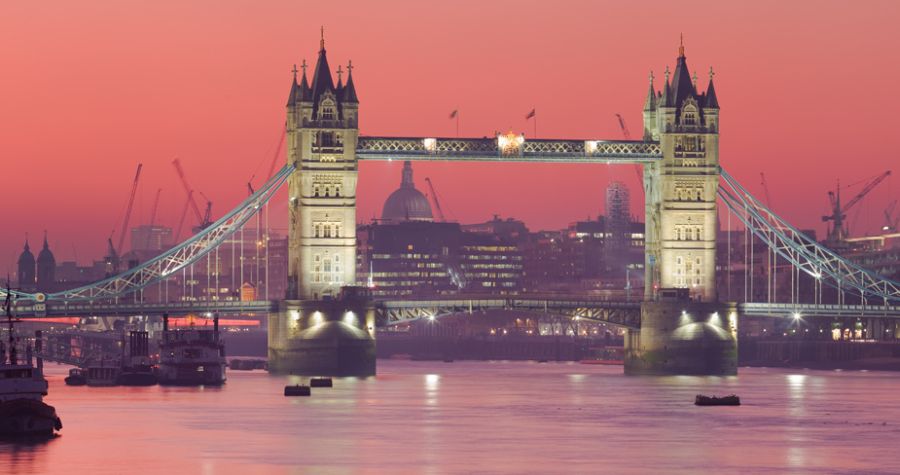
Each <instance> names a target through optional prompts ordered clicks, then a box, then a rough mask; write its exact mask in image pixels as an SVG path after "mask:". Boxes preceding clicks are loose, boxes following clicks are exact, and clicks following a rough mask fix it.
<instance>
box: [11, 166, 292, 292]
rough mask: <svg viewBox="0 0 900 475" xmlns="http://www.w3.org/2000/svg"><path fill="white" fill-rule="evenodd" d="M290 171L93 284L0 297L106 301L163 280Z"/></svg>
mask: <svg viewBox="0 0 900 475" xmlns="http://www.w3.org/2000/svg"><path fill="white" fill-rule="evenodd" d="M293 170H294V166H293V165H285V166H284V168H282V169H281V170H280V171H279V172H278V173H276V174H275V175H273V176H272V178H271V179H269V181H267V182H266V183H265V184H264V185H263V186H261V187H260V188H259V190H257V191H256V192H255V193H253V194H252V195H250V196H249V197H248V198H246V199H245V200H244V201H242V202H241V203H240V204H239V205H238V206H237V207H235V208H234V209H233V210H231V211H230V212H229V213H227V214H226V215H225V216H222V218H220V219H219V220H217V221H216V222H214V223H212V224H211V225H210V226H209V227H207V228H205V229H203V230H201V231H200V232H198V233H197V234H196V235H194V236H192V237H191V238H189V239H187V240H186V241H184V242H182V243H181V244H179V245H178V246H175V247H173V248H172V249H169V250H168V251H166V252H165V253H163V254H160V255H159V256H157V257H155V258H153V259H151V260H149V261H147V262H145V263H143V264H141V265H139V266H137V267H134V268H132V269H129V270H127V271H125V272H122V273H120V274H118V275H115V276H112V277H109V278H107V279H104V280H102V281H99V282H96V283H93V284H89V285H85V286H82V287H77V288H74V289H71V290H65V291H62V292H55V293H51V294H47V295H43V294H37V293H35V294H30V293H26V292H20V291H15V290H12V291H10V290H8V289H4V288H0V298H5V297H6V294H7V293H11V294H12V296H13V297H15V298H16V299H18V300H25V301H29V300H30V301H39V300H43V299H46V300H48V301H65V302H70V301H73V302H74V301H85V300H108V299H117V298H119V297H122V296H124V295H127V294H129V293H133V292H137V291H139V290H141V289H144V288H145V287H147V286H149V285H152V284H155V283H157V282H161V281H163V280H166V279H167V278H168V277H170V276H171V275H173V274H174V273H176V272H178V271H180V270H182V269H185V268H187V267H189V266H190V265H191V264H193V263H195V262H197V261H199V260H200V259H201V258H202V257H204V256H206V255H207V254H208V253H209V252H211V251H212V250H213V249H216V248H217V247H218V246H219V245H220V244H221V243H222V242H224V241H225V239H226V238H228V237H229V236H230V235H231V234H233V233H234V232H235V231H237V230H238V229H241V228H242V227H243V225H244V223H246V222H247V220H249V219H250V218H251V217H253V216H254V215H255V214H256V213H258V212H260V211H261V208H262V207H263V205H265V204H266V203H267V202H268V201H269V199H270V198H272V196H273V195H274V194H275V193H276V192H277V191H278V189H279V188H281V185H283V184H284V183H285V181H287V179H288V176H290V174H291V172H293ZM191 272H193V270H191Z"/></svg>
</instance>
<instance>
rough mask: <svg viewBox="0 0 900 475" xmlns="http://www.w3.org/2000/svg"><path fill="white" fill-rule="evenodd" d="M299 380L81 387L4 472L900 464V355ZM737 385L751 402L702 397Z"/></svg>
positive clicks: (6, 450)
mask: <svg viewBox="0 0 900 475" xmlns="http://www.w3.org/2000/svg"><path fill="white" fill-rule="evenodd" d="M378 371H379V374H378V376H377V377H373V378H368V379H352V378H349V379H336V380H335V381H334V387H333V388H322V389H319V388H314V389H313V396H312V397H309V398H285V397H284V396H283V395H282V392H283V388H284V386H285V384H288V383H292V382H295V381H298V380H299V379H298V378H297V377H290V376H270V375H269V374H267V373H265V372H263V371H252V372H239V371H231V372H229V373H228V382H227V384H226V385H225V386H224V387H222V388H163V387H149V388H125V387H114V388H88V387H67V386H65V385H64V383H63V377H64V376H65V374H66V368H65V367H63V366H56V365H49V366H48V368H47V373H48V379H49V380H50V395H49V396H48V397H47V398H46V402H48V403H50V404H52V405H54V406H56V408H57V411H58V413H59V414H60V416H61V418H62V421H63V425H64V427H63V430H62V435H61V436H60V437H57V438H55V439H53V440H50V441H48V442H45V443H39V444H32V445H21V444H9V443H0V473H11V474H47V473H65V474H107V473H109V474H140V473H154V474H156V473H159V474H175V473H179V474H180V473H186V474H219V473H222V474H257V473H276V474H295V473H336V474H353V473H373V474H374V473H378V474H382V473H425V474H431V473H434V474H438V473H541V474H543V473H654V474H659V473H703V472H716V473H786V472H790V473H860V472H865V473H900V449H898V448H897V447H898V446H897V441H898V440H900V404H898V399H900V397H898V396H900V373H888V372H864V371H862V372H861V371H854V372H847V371H845V372H840V371H813V370H790V369H767V368H741V369H740V375H739V376H737V377H726V378H720V377H687V376H677V377H626V376H624V375H623V374H622V368H621V367H603V366H593V365H581V364H577V363H545V364H541V363H533V362H455V363H443V362H411V361H391V360H380V361H379V362H378ZM698 393H705V394H718V395H725V394H731V393H735V394H738V395H740V396H741V399H742V402H743V403H744V404H743V405H742V406H741V407H696V406H694V405H693V399H694V395H696V394H698Z"/></svg>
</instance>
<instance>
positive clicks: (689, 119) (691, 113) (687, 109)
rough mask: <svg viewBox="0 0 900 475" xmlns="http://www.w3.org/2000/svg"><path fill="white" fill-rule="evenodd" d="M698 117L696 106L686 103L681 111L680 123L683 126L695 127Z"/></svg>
mask: <svg viewBox="0 0 900 475" xmlns="http://www.w3.org/2000/svg"><path fill="white" fill-rule="evenodd" d="M698 116H699V114H698V110H697V106H696V105H694V104H693V103H692V102H688V103H687V104H685V105H684V108H683V109H682V110H681V123H682V124H684V125H697V124H698V122H699V121H698V120H697V119H698Z"/></svg>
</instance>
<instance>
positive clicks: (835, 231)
mask: <svg viewBox="0 0 900 475" xmlns="http://www.w3.org/2000/svg"><path fill="white" fill-rule="evenodd" d="M889 176H891V171H890V170H888V171H886V172H884V173H882V174H880V175H878V176H876V177H875V178H873V179H871V180H870V181H869V182H868V183H866V185H865V186H864V187H863V189H862V191H860V192H859V193H857V194H856V196H854V197H853V198H852V199H851V200H850V201H849V202H848V203H847V204H846V205H845V206H841V182H840V181H838V184H837V187H836V188H835V190H834V191H829V192H828V201H829V204H830V206H831V214H830V215H827V216H822V221H824V222H826V223H827V222H829V221H831V222H832V225H831V228H830V229H829V230H828V239H827V241H828V242H829V243H843V242H845V241H846V240H847V237H848V236H849V234H850V232H849V231H848V230H847V227H846V226H845V225H844V220H845V219H846V218H847V212H848V211H850V208H852V207H853V206H854V205H855V204H856V203H859V202H860V200H862V199H863V198H864V197H865V196H866V195H867V194H869V192H870V191H872V190H873V189H875V187H876V186H878V184H879V183H881V182H882V181H884V179H885V178H887V177H889ZM860 183H861V182H860ZM855 184H856V183H854V184H853V185H855ZM853 185H849V186H847V188H849V187H850V186H853Z"/></svg>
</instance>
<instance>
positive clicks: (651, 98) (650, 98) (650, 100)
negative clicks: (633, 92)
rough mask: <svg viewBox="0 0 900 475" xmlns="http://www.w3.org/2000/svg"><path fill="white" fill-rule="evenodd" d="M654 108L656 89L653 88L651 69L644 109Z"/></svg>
mask: <svg viewBox="0 0 900 475" xmlns="http://www.w3.org/2000/svg"><path fill="white" fill-rule="evenodd" d="M654 109H656V91H655V90H653V71H650V89H649V90H648V91H647V100H646V101H644V110H645V111H652V110H654Z"/></svg>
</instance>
